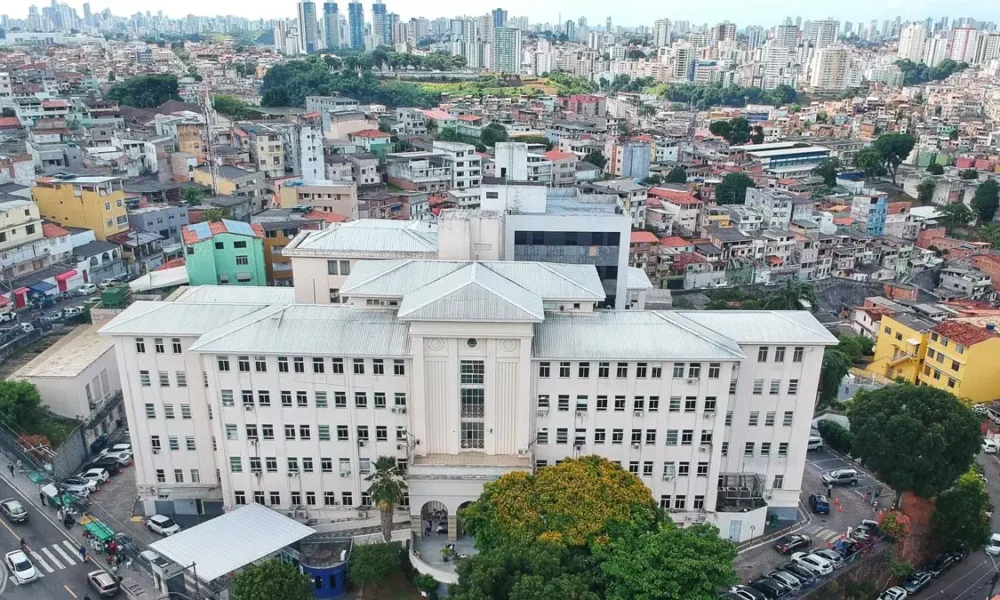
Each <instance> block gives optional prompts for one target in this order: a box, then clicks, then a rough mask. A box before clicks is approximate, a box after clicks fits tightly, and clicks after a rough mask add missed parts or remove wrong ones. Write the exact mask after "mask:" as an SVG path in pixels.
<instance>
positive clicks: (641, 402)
mask: <svg viewBox="0 0 1000 600" xmlns="http://www.w3.org/2000/svg"><path fill="white" fill-rule="evenodd" d="M645 407H646V399H645V398H643V397H642V396H636V397H635V398H633V399H632V410H635V411H639V412H642V410H643V409H644V408H645Z"/></svg>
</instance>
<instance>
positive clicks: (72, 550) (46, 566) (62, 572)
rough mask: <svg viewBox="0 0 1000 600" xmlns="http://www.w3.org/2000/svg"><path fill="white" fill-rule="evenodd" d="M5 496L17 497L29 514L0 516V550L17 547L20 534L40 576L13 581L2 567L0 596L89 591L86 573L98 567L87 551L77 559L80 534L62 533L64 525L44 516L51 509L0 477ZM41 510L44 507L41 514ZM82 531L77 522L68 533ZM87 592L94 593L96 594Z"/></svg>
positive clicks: (31, 597)
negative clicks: (17, 519) (23, 518)
mask: <svg viewBox="0 0 1000 600" xmlns="http://www.w3.org/2000/svg"><path fill="white" fill-rule="evenodd" d="M6 498H16V499H18V500H20V501H21V504H23V505H24V507H25V508H26V509H27V511H28V514H29V517H28V521H27V522H26V523H10V522H8V521H6V520H3V519H0V525H2V528H0V553H2V554H6V553H7V552H10V551H11V550H17V548H18V543H19V541H20V540H21V538H24V539H25V540H26V541H27V542H28V548H29V549H30V551H29V556H30V557H31V562H32V563H33V564H34V565H35V569H36V570H37V571H38V573H39V575H40V576H41V578H40V579H39V580H37V581H34V582H31V583H27V584H24V585H15V583H14V580H13V579H12V578H11V577H10V573H9V571H8V570H7V569H6V568H5V569H4V572H3V574H2V579H0V596H2V597H3V598H12V599H22V598H23V599H24V600H38V599H45V600H49V599H52V600H62V599H72V600H76V599H82V598H83V596H84V594H87V593H89V589H88V585H87V573H89V572H90V571H94V570H96V569H100V568H101V566H100V565H99V564H98V563H96V562H95V561H94V560H93V559H92V558H91V557H90V556H89V554H88V559H87V561H86V564H84V562H83V561H81V560H80V553H79V550H78V548H79V546H80V543H81V542H82V541H83V539H82V537H80V539H79V540H76V539H73V540H72V541H70V540H69V539H67V537H66V536H65V535H64V533H63V532H64V531H66V530H65V528H63V527H62V525H58V524H56V523H54V522H53V521H50V520H49V519H48V518H46V517H49V518H52V517H53V516H54V515H55V513H54V512H52V513H49V512H48V510H49V509H47V508H46V509H39V508H38V507H37V505H36V504H34V503H31V502H29V501H28V499H27V498H25V497H23V496H21V495H20V494H19V493H18V492H17V491H15V490H14V489H13V488H12V487H11V486H10V485H9V484H8V483H7V482H6V481H4V480H0V499H6ZM36 500H37V499H36ZM41 510H44V511H46V512H45V514H44V515H43V514H42V512H40V511H41ZM82 531H83V529H82V528H80V527H79V526H77V527H74V528H73V529H72V530H70V533H71V534H72V535H74V536H80V535H81V533H82ZM91 596H92V597H96V594H91Z"/></svg>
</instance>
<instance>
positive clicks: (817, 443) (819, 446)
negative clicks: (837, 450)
mask: <svg viewBox="0 0 1000 600" xmlns="http://www.w3.org/2000/svg"><path fill="white" fill-rule="evenodd" d="M806 451H807V452H822V451H823V438H822V437H820V436H818V435H810V436H809V443H808V445H807V446H806Z"/></svg>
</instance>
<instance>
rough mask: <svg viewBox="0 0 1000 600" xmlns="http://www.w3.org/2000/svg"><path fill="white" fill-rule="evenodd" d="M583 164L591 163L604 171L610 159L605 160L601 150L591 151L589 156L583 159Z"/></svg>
mask: <svg viewBox="0 0 1000 600" xmlns="http://www.w3.org/2000/svg"><path fill="white" fill-rule="evenodd" d="M583 162H589V163H590V164H592V165H594V166H595V167H597V168H598V169H601V170H604V165H606V164H608V159H606V158H604V153H603V152H601V151H600V150H591V151H590V152H588V153H587V156H584V157H583Z"/></svg>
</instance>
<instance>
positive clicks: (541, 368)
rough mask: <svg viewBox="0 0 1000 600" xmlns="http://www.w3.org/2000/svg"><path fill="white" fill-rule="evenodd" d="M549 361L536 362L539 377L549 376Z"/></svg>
mask: <svg viewBox="0 0 1000 600" xmlns="http://www.w3.org/2000/svg"><path fill="white" fill-rule="evenodd" d="M549 368H550V366H549V363H547V362H540V363H538V376H539V377H541V378H543V379H544V378H547V377H548V376H549Z"/></svg>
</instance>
